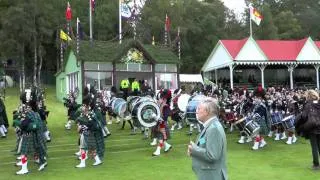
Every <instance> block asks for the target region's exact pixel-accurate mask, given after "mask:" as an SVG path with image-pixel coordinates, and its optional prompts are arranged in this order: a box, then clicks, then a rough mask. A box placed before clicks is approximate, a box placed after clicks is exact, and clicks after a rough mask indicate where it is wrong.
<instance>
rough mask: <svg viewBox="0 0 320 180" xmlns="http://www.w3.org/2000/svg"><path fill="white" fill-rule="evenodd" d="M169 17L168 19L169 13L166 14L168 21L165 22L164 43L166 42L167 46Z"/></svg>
mask: <svg viewBox="0 0 320 180" xmlns="http://www.w3.org/2000/svg"><path fill="white" fill-rule="evenodd" d="M167 19H168V15H167V14H166V21H165V23H164V44H165V46H167V44H168V32H167Z"/></svg>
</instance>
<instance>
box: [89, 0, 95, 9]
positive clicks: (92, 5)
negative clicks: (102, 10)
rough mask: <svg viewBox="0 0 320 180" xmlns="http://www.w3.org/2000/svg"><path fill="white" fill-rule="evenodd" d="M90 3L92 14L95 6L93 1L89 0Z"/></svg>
mask: <svg viewBox="0 0 320 180" xmlns="http://www.w3.org/2000/svg"><path fill="white" fill-rule="evenodd" d="M90 1H91V8H92V9H91V10H92V12H94V8H95V6H96V1H95V0H90Z"/></svg>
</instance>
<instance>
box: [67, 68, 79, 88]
mask: <svg viewBox="0 0 320 180" xmlns="http://www.w3.org/2000/svg"><path fill="white" fill-rule="evenodd" d="M78 74H79V73H78V72H74V73H70V74H68V75H67V78H68V84H67V88H68V89H67V91H68V93H69V92H74V91H75V90H76V89H77V88H78Z"/></svg>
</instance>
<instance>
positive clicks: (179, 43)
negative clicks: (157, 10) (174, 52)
mask: <svg viewBox="0 0 320 180" xmlns="http://www.w3.org/2000/svg"><path fill="white" fill-rule="evenodd" d="M178 58H179V61H180V60H181V42H180V27H178Z"/></svg>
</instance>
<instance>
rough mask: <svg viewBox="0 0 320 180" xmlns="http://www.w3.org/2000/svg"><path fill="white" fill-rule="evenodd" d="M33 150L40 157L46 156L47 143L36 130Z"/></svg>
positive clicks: (42, 135)
mask: <svg viewBox="0 0 320 180" xmlns="http://www.w3.org/2000/svg"><path fill="white" fill-rule="evenodd" d="M34 139H35V140H34V143H35V144H34V148H35V151H36V152H37V153H39V156H40V157H43V156H46V155H47V141H46V139H45V137H44V134H43V132H42V131H40V130H38V131H36V132H34Z"/></svg>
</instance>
